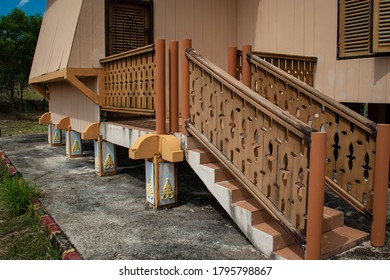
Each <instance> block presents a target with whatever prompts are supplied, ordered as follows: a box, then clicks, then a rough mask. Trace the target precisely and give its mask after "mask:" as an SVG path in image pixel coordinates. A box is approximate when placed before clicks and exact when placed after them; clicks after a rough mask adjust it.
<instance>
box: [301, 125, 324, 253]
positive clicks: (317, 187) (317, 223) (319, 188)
mask: <svg viewBox="0 0 390 280" xmlns="http://www.w3.org/2000/svg"><path fill="white" fill-rule="evenodd" d="M326 137H327V133H326V132H315V133H312V134H311V138H312V143H311V145H310V173H309V187H308V202H307V229H306V245H307V247H306V256H305V259H307V260H319V259H321V247H322V222H323V219H324V200H325V174H326Z"/></svg>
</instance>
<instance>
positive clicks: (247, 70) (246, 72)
mask: <svg viewBox="0 0 390 280" xmlns="http://www.w3.org/2000/svg"><path fill="white" fill-rule="evenodd" d="M251 52H252V46H249V45H246V46H243V47H242V83H243V84H244V85H246V86H247V87H249V88H250V87H251V65H250V63H249V61H248V60H247V59H246V54H247V53H251Z"/></svg>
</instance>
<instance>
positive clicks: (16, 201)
mask: <svg viewBox="0 0 390 280" xmlns="http://www.w3.org/2000/svg"><path fill="white" fill-rule="evenodd" d="M40 195H41V191H40V190H39V189H37V188H36V187H35V186H34V185H31V184H30V183H29V182H27V181H26V180H25V179H23V178H17V177H16V178H12V177H9V176H5V177H4V178H3V180H2V182H0V204H1V206H2V207H1V208H2V209H3V210H4V211H5V212H7V214H8V215H9V216H11V217H15V216H18V215H22V214H24V213H26V212H27V210H28V208H29V206H30V205H31V200H33V199H34V198H38V197H39V196H40Z"/></svg>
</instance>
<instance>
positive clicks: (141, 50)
mask: <svg viewBox="0 0 390 280" xmlns="http://www.w3.org/2000/svg"><path fill="white" fill-rule="evenodd" d="M154 50H155V48H154V44H151V45H147V46H144V47H140V48H137V49H134V50H129V51H126V52H122V53H118V54H114V55H111V56H107V57H105V58H102V59H100V63H101V64H105V63H107V62H111V61H116V60H120V59H123V58H127V57H131V56H136V55H139V54H144V53H148V52H153V51H154Z"/></svg>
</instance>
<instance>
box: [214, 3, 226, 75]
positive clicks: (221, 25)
mask: <svg viewBox="0 0 390 280" xmlns="http://www.w3.org/2000/svg"><path fill="white" fill-rule="evenodd" d="M219 10H223V11H225V12H224V13H217V12H216V11H219ZM227 10H228V1H225V0H213V1H212V11H213V12H214V13H213V20H212V27H211V32H212V36H213V39H212V40H213V41H212V49H211V53H212V55H211V58H212V61H215V62H216V63H217V62H218V66H219V67H221V68H223V69H227V50H228V48H229V42H228V39H229V36H228V21H227Z"/></svg>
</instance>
